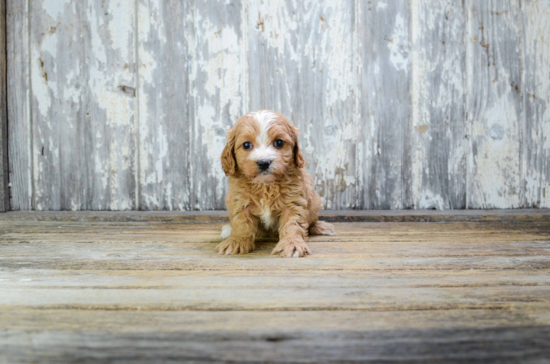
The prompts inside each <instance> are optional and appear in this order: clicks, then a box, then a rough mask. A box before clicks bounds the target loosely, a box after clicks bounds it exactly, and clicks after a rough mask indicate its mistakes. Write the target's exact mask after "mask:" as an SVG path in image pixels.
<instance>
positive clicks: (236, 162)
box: [217, 110, 335, 257]
mask: <svg viewBox="0 0 550 364" xmlns="http://www.w3.org/2000/svg"><path fill="white" fill-rule="evenodd" d="M278 139H280V140H282V141H283V142H284V145H283V146H282V147H280V148H279V147H275V146H274V142H275V140H278ZM246 142H248V143H251V145H252V147H251V148H250V149H248V150H246V149H245V148H244V147H243V144H244V143H246ZM260 160H264V161H265V160H268V161H269V162H270V166H269V169H268V170H267V171H265V172H262V171H261V170H260V168H259V167H258V161H260ZM304 166H305V160H304V157H303V155H302V153H301V152H300V147H299V143H298V129H297V128H295V127H294V126H293V125H292V124H290V122H289V121H288V120H287V119H286V118H285V117H284V116H283V115H281V114H279V113H277V112H274V111H269V110H260V111H255V112H251V113H249V114H247V115H245V116H243V117H242V118H240V119H239V120H238V121H237V123H236V124H235V126H234V127H233V128H232V129H231V130H229V131H228V133H227V145H226V146H225V148H224V150H223V153H222V167H223V170H224V172H225V174H226V175H227V176H228V177H229V193H228V195H227V197H226V200H225V201H226V205H227V209H228V210H229V219H230V222H231V224H230V225H231V226H230V228H229V227H227V226H225V227H224V229H223V231H222V235H221V236H222V237H223V238H227V239H226V240H224V241H222V242H221V243H220V244H219V245H218V246H217V250H218V252H219V253H220V254H246V253H249V252H250V251H252V250H254V239H255V238H256V237H258V236H260V235H261V236H265V235H266V234H267V235H269V234H271V235H278V238H279V243H278V244H277V246H276V247H275V249H273V252H272V254H279V255H280V256H281V257H303V256H305V255H308V254H311V250H310V248H309V247H308V245H307V244H306V239H307V236H308V234H318V235H335V231H334V226H332V225H331V224H328V223H326V222H322V221H319V220H318V212H319V210H320V209H321V199H320V197H319V195H317V193H316V192H315V190H314V189H313V186H314V183H313V179H312V178H311V176H310V175H309V174H308V173H307V172H306V171H305V169H303V167H304Z"/></svg>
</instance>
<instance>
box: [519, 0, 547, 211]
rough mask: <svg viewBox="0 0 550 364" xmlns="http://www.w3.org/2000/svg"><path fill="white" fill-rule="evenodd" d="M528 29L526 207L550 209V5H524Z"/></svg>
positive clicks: (531, 2)
mask: <svg viewBox="0 0 550 364" xmlns="http://www.w3.org/2000/svg"><path fill="white" fill-rule="evenodd" d="M522 7H523V9H522V10H523V23H524V29H525V36H524V39H525V56H524V60H525V82H524V85H525V86H524V87H525V91H524V92H525V93H524V98H525V135H524V145H525V149H524V150H525V155H524V158H525V181H524V183H525V206H526V207H541V208H549V207H550V62H549V60H550V2H548V1H537V0H527V1H524V2H523V3H522Z"/></svg>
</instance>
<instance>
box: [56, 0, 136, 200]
mask: <svg viewBox="0 0 550 364" xmlns="http://www.w3.org/2000/svg"><path fill="white" fill-rule="evenodd" d="M82 3H83V4H85V6H84V8H83V11H84V13H83V19H82V24H81V27H82V29H83V30H84V31H85V33H84V39H83V41H84V49H83V60H82V61H83V65H84V70H85V73H84V75H85V77H86V78H85V80H84V82H85V84H84V86H85V88H84V90H83V91H84V94H83V95H82V98H81V102H82V103H83V105H82V106H83V107H84V111H85V113H83V114H82V115H81V119H80V120H79V121H77V123H82V124H83V125H81V126H80V128H82V130H83V132H82V134H81V138H82V144H83V145H84V146H85V148H84V151H85V154H84V155H83V156H82V161H83V163H84V164H83V165H80V172H79V173H81V174H82V176H86V177H87V180H84V181H82V182H81V183H80V188H81V189H83V190H84V193H85V195H84V200H82V201H80V205H75V208H76V209H81V210H84V209H85V210H132V209H134V208H135V204H136V194H135V189H136V180H135V168H136V160H135V150H136V146H135V141H136V136H135V133H136V132H137V131H136V130H135V127H134V124H135V123H134V118H135V109H136V108H137V105H136V102H135V96H136V88H137V84H136V77H135V73H136V62H135V18H136V17H135V14H136V13H135V3H134V1H128V0H86V1H83V2H82ZM78 127H79V126H77V128H78ZM75 147H76V145H74V144H73V148H74V149H76V148H75ZM64 178H66V179H70V177H68V176H67V173H66V174H65V177H64ZM73 196H74V195H73ZM73 196H71V199H73V198H75V197H73ZM76 200H77V201H78V198H76ZM68 207H69V205H68V202H66V208H68ZM71 207H72V206H71Z"/></svg>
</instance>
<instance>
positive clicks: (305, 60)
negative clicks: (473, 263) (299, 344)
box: [7, 0, 550, 210]
mask: <svg viewBox="0 0 550 364" xmlns="http://www.w3.org/2000/svg"><path fill="white" fill-rule="evenodd" d="M7 9H8V17H7V20H8V27H7V53H8V105H9V107H8V113H9V115H8V118H9V132H8V134H9V136H10V138H9V165H10V172H9V173H10V174H9V176H10V182H11V201H10V202H11V207H12V209H14V210H136V209H139V210H209V209H223V208H224V200H223V199H224V195H225V193H226V191H227V186H226V178H225V176H224V174H223V171H222V169H221V166H220V163H219V155H220V154H221V151H222V149H223V147H224V144H225V131H226V130H227V129H228V128H229V127H230V126H231V125H232V124H233V123H234V122H235V121H236V120H237V118H238V117H239V116H241V115H243V114H244V113H246V112H247V111H248V110H254V109H263V108H269V109H275V110H278V111H281V112H282V113H284V114H285V115H287V116H288V117H289V118H290V120H291V121H292V122H293V123H295V124H296V125H297V126H298V127H299V128H300V129H301V136H300V142H301V144H302V150H303V151H304V153H305V156H306V158H307V160H308V162H309V164H308V166H307V168H308V170H309V171H310V172H311V174H312V175H313V177H314V179H315V181H316V183H317V190H318V191H319V193H320V194H321V196H322V197H323V199H324V205H325V208H329V209H410V208H413V209H464V208H475V209H477V208H488V209H491V208H520V207H542V208H549V207H550V190H549V188H550V162H549V158H548V157H549V154H550V111H549V110H550V67H549V66H548V62H547V60H548V59H550V46H549V43H548V42H549V39H550V20H549V19H550V3H549V2H548V1H543V0H526V1H520V0H491V1H486V2H477V1H473V0H465V1H462V2H457V1H451V0H435V1H427V0H399V1H369V2H367V1H360V0H346V1H336V0H326V1H323V2H319V1H305V2H304V1H283V0H273V1H253V0H230V1H214V2H212V1H206V0H193V1H186V2H177V1H170V0H136V1H135V2H134V1H122V0H86V1H80V2H74V1H70V0H59V1H57V0H56V1H51V0H35V1H30V0H26V1H16V0H7Z"/></svg>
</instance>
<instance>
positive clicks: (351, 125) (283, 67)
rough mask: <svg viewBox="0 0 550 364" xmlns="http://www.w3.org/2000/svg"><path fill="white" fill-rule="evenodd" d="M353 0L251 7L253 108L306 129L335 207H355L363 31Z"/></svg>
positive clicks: (313, 164) (309, 151) (316, 171)
mask: <svg viewBox="0 0 550 364" xmlns="http://www.w3.org/2000/svg"><path fill="white" fill-rule="evenodd" d="M355 21H356V20H355V3H354V2H353V1H327V2H317V1H306V2H295V3H294V2H285V1H258V2H250V6H249V8H248V39H249V41H248V42H249V55H248V64H249V73H248V80H249V90H250V91H249V97H250V108H251V109H252V110H257V109H274V110H278V111H279V112H281V113H282V114H284V115H286V116H287V117H288V118H289V120H290V121H291V122H292V123H293V124H294V125H296V126H297V127H298V128H300V130H301V132H300V143H301V150H302V152H303V153H304V156H305V158H306V160H307V162H308V165H307V166H306V169H307V170H308V171H309V173H310V174H311V175H312V176H313V178H314V180H315V181H316V190H317V191H318V193H319V194H320V195H321V197H322V198H323V199H324V207H325V208H328V209H345V208H355V207H356V206H357V203H356V187H357V175H356V168H357V167H356V143H357V142H359V141H360V140H361V137H360V136H358V135H357V130H358V126H359V124H358V117H357V114H356V111H357V100H356V94H357V81H358V80H357V76H356V75H357V69H358V61H357V59H356V56H357V50H356V47H357V35H356V32H357V31H356V25H355Z"/></svg>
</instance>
